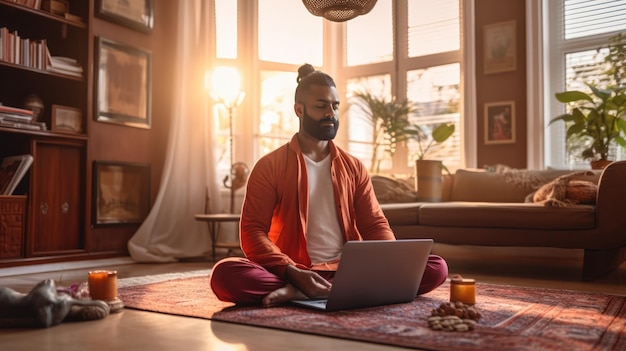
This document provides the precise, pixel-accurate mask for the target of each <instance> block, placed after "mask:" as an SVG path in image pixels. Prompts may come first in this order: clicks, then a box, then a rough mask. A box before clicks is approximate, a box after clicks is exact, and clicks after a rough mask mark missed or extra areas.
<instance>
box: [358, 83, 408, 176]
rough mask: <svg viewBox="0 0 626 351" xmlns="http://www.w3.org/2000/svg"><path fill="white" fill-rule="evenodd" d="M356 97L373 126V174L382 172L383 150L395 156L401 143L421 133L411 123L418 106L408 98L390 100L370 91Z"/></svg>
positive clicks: (371, 169) (371, 168)
mask: <svg viewBox="0 0 626 351" xmlns="http://www.w3.org/2000/svg"><path fill="white" fill-rule="evenodd" d="M354 96H355V97H356V98H358V99H359V103H358V104H357V106H358V107H359V108H360V109H361V110H362V111H363V112H364V113H365V114H366V115H367V116H368V117H369V121H370V123H371V124H372V127H373V128H372V134H373V135H372V137H373V139H372V140H374V152H373V153H372V160H371V166H370V171H371V172H373V173H378V171H379V170H380V162H381V161H382V160H380V159H379V151H380V149H381V148H383V151H384V152H387V153H389V155H391V156H393V155H394V153H395V152H396V146H397V144H398V143H400V142H403V141H406V140H408V139H409V137H411V136H413V135H416V134H417V133H418V128H416V126H415V125H412V124H411V123H410V122H409V115H411V114H413V113H415V112H416V111H417V106H416V105H415V104H414V103H413V102H411V101H409V100H407V99H405V100H402V101H399V100H397V99H395V98H391V100H389V101H387V99H385V98H384V97H378V96H374V95H372V94H371V93H369V92H366V91H359V92H356V93H354Z"/></svg>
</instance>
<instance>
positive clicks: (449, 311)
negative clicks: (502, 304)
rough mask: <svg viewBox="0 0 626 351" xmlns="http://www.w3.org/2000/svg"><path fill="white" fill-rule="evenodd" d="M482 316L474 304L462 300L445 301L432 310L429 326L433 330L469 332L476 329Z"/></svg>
mask: <svg viewBox="0 0 626 351" xmlns="http://www.w3.org/2000/svg"><path fill="white" fill-rule="evenodd" d="M480 317H481V315H480V312H478V311H477V310H476V308H475V307H474V306H471V305H466V304H464V303H462V302H444V303H442V304H441V305H440V306H439V308H434V309H433V310H432V312H431V315H430V317H429V318H428V326H429V327H430V328H431V329H433V330H443V331H455V332H467V331H471V330H474V328H475V327H476V324H477V323H478V320H479V319H480Z"/></svg>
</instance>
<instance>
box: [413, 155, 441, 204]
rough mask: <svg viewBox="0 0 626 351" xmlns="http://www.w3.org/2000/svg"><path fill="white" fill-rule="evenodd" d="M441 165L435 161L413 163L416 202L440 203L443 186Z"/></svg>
mask: <svg viewBox="0 0 626 351" xmlns="http://www.w3.org/2000/svg"><path fill="white" fill-rule="evenodd" d="M442 170H443V163H442V162H441V161H437V160H417V161H415V173H416V177H415V179H416V187H417V200H418V201H422V202H440V201H441V195H442V185H443V174H442Z"/></svg>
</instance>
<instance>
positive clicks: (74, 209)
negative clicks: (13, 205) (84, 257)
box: [27, 139, 85, 256]
mask: <svg viewBox="0 0 626 351" xmlns="http://www.w3.org/2000/svg"><path fill="white" fill-rule="evenodd" d="M32 151H33V152H32V154H33V155H34V157H35V161H34V164H33V168H32V172H33V173H32V176H31V180H30V188H31V189H32V191H31V200H30V208H29V213H30V220H29V221H28V222H29V227H28V233H29V235H28V236H27V241H28V243H27V248H28V250H29V252H27V256H41V255H53V254H64V253H72V252H82V251H84V249H85V244H84V235H83V234H82V233H83V224H84V218H85V211H84V209H85V206H84V204H85V196H84V195H85V193H84V191H82V190H83V189H84V188H85V185H84V179H85V175H84V170H85V161H84V160H85V156H84V145H83V143H82V142H80V141H72V140H39V139H35V140H33V142H32Z"/></svg>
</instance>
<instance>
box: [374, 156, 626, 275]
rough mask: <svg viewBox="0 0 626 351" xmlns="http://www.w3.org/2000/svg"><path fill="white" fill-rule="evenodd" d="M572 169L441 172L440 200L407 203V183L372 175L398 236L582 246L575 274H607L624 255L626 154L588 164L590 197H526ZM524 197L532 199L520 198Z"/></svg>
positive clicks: (410, 195)
mask: <svg viewBox="0 0 626 351" xmlns="http://www.w3.org/2000/svg"><path fill="white" fill-rule="evenodd" d="M571 173H572V171H562V170H561V171H554V170H552V171H549V170H546V171H520V170H506V169H505V170H504V171H500V172H497V171H494V172H487V171H481V170H459V171H457V172H456V173H455V174H452V175H446V176H444V182H443V183H444V184H443V201H442V202H436V203H434V202H431V203H423V202H413V201H415V194H414V193H412V192H411V191H410V188H409V187H407V186H406V184H401V183H400V182H396V184H395V186H390V183H391V182H393V181H392V180H390V179H387V178H381V177H373V178H372V181H373V183H374V188H375V191H376V194H377V196H378V197H379V201H380V202H381V207H382V208H383V211H384V213H385V215H386V216H387V218H388V220H389V223H390V225H391V227H392V229H393V231H394V233H395V235H396V237H397V238H398V239H409V238H433V239H434V240H435V242H438V243H445V244H452V245H480V246H519V247H554V248H567V249H582V250H584V262H583V271H582V278H583V279H584V280H592V279H595V278H598V277H600V276H603V275H606V274H607V273H609V272H611V271H612V270H614V269H615V268H617V267H618V266H619V265H620V264H621V263H622V262H623V261H624V260H625V259H626V210H624V208H625V206H624V201H626V161H622V162H614V163H612V164H611V165H609V166H608V167H607V168H606V169H604V170H603V171H594V172H593V174H592V175H588V176H586V178H585V179H586V180H588V181H592V182H594V183H595V184H597V185H598V188H597V196H596V201H595V204H584V205H583V204H576V205H571V206H567V207H550V206H546V205H544V204H541V203H533V202H532V200H531V199H532V195H531V196H529V195H530V194H532V193H533V192H534V191H535V190H536V189H537V188H538V187H540V185H542V184H545V183H548V182H549V181H551V180H553V179H555V178H556V177H558V176H561V175H565V174H571ZM526 201H531V202H526Z"/></svg>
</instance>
